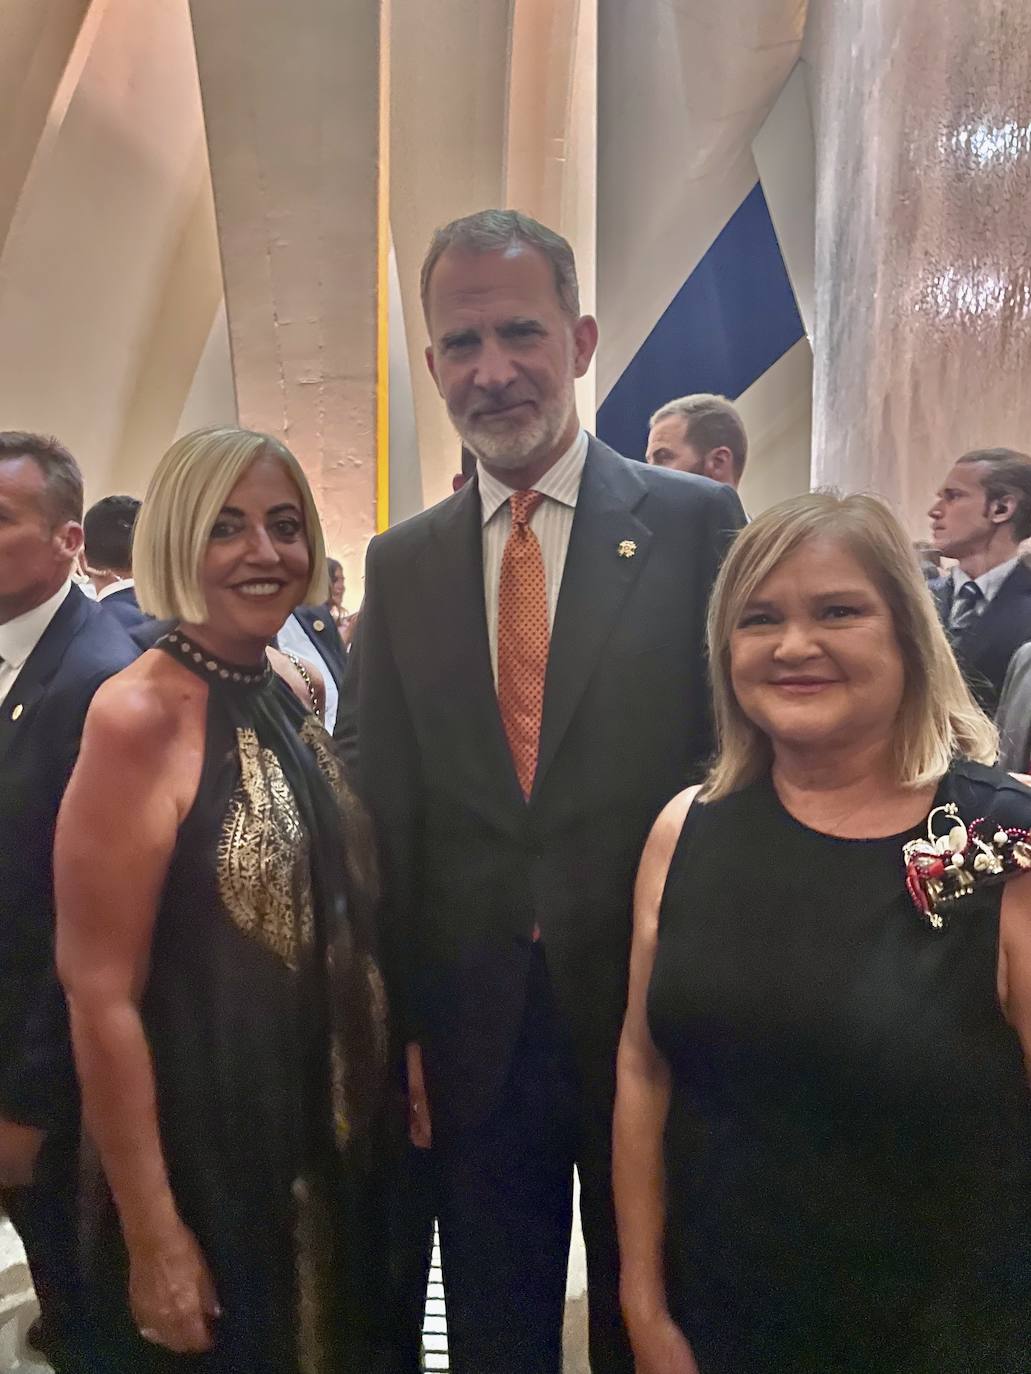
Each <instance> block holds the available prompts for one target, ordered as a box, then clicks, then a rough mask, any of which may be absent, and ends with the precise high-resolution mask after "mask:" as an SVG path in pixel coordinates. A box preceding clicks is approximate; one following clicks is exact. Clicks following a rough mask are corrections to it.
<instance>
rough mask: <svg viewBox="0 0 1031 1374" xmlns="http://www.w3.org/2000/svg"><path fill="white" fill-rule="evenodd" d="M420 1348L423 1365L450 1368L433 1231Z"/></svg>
mask: <svg viewBox="0 0 1031 1374" xmlns="http://www.w3.org/2000/svg"><path fill="white" fill-rule="evenodd" d="M422 1348H423V1350H424V1351H425V1352H426V1353H425V1359H424V1362H423V1363H424V1366H425V1368H426V1370H427V1374H428V1372H429V1371H430V1370H433V1371H434V1374H436V1371H439V1370H447V1369H450V1367H451V1366H450V1364H449V1362H448V1354H447V1319H446V1317H445V1315H444V1282H443V1275H442V1274H441V1272H440V1238H439V1237H438V1235H437V1232H436V1227H434V1231H433V1260H432V1263H431V1265H430V1282H429V1286H428V1288H427V1289H426V1316H425V1318H424V1319H423V1324H422Z"/></svg>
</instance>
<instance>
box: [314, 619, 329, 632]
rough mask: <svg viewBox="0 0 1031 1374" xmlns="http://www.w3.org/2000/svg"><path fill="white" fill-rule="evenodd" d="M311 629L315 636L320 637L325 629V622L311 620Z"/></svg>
mask: <svg viewBox="0 0 1031 1374" xmlns="http://www.w3.org/2000/svg"><path fill="white" fill-rule="evenodd" d="M311 627H312V629H313V630H314V631H315V633H316V634H317V635H320V634H321V633H322V631H323V630H324V629H325V628H326V622H325V621H324V620H313V621H312V623H311Z"/></svg>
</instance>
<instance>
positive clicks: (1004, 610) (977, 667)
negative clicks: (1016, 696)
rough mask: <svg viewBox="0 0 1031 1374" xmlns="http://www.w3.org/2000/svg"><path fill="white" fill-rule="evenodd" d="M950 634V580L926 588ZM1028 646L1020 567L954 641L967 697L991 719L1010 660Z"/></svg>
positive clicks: (1028, 583)
mask: <svg viewBox="0 0 1031 1374" xmlns="http://www.w3.org/2000/svg"><path fill="white" fill-rule="evenodd" d="M928 585H929V586H930V589H931V595H932V596H933V597H934V600H935V604H936V605H937V607H938V614H939V616H940V617H941V620H942V624H943V625H944V626H945V627H946V628H948V624H949V613H950V611H951V609H952V600H953V595H954V590H955V584H954V582H953V580H952V577H951V575H950V576H948V577H939V578H936V579H935V581H934V582H931V583H929V584H928ZM1029 640H1031V569H1028V568H1027V567H1025V565H1024V564H1023V563H1018V564H1017V566H1016V567H1015V568H1014V569H1013V571H1012V572H1011V573H1010V575H1009V576H1008V577H1007V578H1006V580H1005V582H1004V583H1003V584H1002V586H1001V587H1000V588H999V590H998V591H997V592H996V594H995V596H993V597H992V599H991V601H989V603H988V605H987V606H986V607H985V608H984V610H983V612H982V613H981V614H980V615H979V616H978V617H977V618H976V619H975V620H974V621H972V622H971V624H970V626H969V628H968V629H967V630H966V631H965V633H963V634H962V635H959V636H957V637H955V638H954V639H953V645H952V647H953V649H954V650H955V653H956V659H957V661H958V662H959V665H960V667H961V668H962V670H963V676H964V677H965V678H966V680H967V682H968V683H969V685H970V689H971V691H972V692H973V693H974V696H975V697H977V699H978V701H979V702H980V703H981V705H982V706H983V707H984V709H985V710H986V711H987V712H988V714H989V715H994V714H995V711H996V709H997V707H998V705H999V697H1000V695H1001V693H1002V684H1003V683H1004V682H1005V680H1006V670H1007V669H1008V668H1009V664H1010V659H1011V658H1012V657H1013V655H1014V653H1016V651H1017V649H1019V648H1020V646H1021V645H1022V644H1026V643H1027V642H1028V641H1029Z"/></svg>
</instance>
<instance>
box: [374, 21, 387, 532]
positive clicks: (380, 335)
mask: <svg viewBox="0 0 1031 1374" xmlns="http://www.w3.org/2000/svg"><path fill="white" fill-rule="evenodd" d="M389 266H390V0H380V14H379V195H378V198H377V235H376V530H377V533H379V532H381V531H383V530H385V529H387V527H388V526H389V524H390V273H389Z"/></svg>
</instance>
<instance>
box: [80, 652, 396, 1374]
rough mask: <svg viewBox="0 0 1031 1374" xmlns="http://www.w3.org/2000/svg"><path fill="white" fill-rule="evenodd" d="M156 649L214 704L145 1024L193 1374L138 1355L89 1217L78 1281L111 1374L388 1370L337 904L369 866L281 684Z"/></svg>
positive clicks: (112, 1229) (170, 882)
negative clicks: (206, 1317) (90, 1282)
mask: <svg viewBox="0 0 1031 1374" xmlns="http://www.w3.org/2000/svg"><path fill="white" fill-rule="evenodd" d="M158 647H160V648H162V649H164V650H165V651H166V652H168V653H170V654H173V655H175V656H176V657H178V658H179V659H180V661H181V662H183V663H184V664H185V665H186V666H188V667H190V668H191V669H192V670H193V671H195V672H198V673H199V674H200V675H202V676H204V677H206V678H208V679H209V681H210V694H209V703H208V712H207V735H206V742H205V755H204V764H203V770H202V774H201V780H200V785H199V787H198V790H197V796H196V800H195V802H194V804H193V807H192V809H191V811H190V813H189V815H188V816H187V818H186V819H185V821H184V822H183V824H182V827H181V829H180V832H179V836H178V841H177V844H176V848H175V852H174V856H173V859H172V863H171V866H170V868H169V871H168V876H167V881H166V884H165V889H164V894H163V897H162V900H161V906H160V909H159V912H158V915H157V920H156V925H155V929H154V937H153V946H152V956H151V967H150V974H149V978H148V982H147V986H146V991H145V994H144V998H143V1002H142V1014H143V1021H144V1026H145V1029H146V1034H147V1040H148V1044H149V1046H150V1050H151V1054H152V1056H153V1063H154V1074H155V1080H156V1084H157V1098H158V1114H159V1125H160V1133H161V1142H162V1147H163V1150H164V1155H165V1161H166V1164H167V1167H168V1173H169V1178H170V1181H171V1186H172V1191H173V1194H174V1197H175V1199H176V1203H177V1205H178V1208H179V1212H180V1215H181V1217H182V1219H183V1221H184V1222H185V1224H186V1225H187V1226H188V1227H189V1228H190V1230H191V1231H192V1232H193V1234H194V1235H195V1236H196V1238H197V1240H198V1243H199V1245H200V1247H201V1250H202V1252H203V1254H204V1256H205V1258H206V1260H207V1263H208V1266H209V1268H210V1271H211V1273H212V1276H213V1279H214V1283H215V1288H216V1292H217V1296H218V1301H219V1304H220V1306H221V1309H222V1315H221V1317H220V1318H219V1319H218V1320H217V1322H216V1323H215V1333H216V1334H215V1345H214V1349H213V1350H212V1351H211V1352H210V1353H209V1354H208V1355H205V1356H203V1357H200V1358H197V1357H188V1356H181V1355H174V1354H172V1353H170V1352H168V1351H165V1350H163V1349H161V1348H158V1347H155V1346H153V1345H151V1344H148V1343H147V1342H145V1341H143V1340H142V1339H141V1338H140V1337H139V1335H138V1334H137V1333H136V1331H135V1328H134V1326H133V1325H132V1322H131V1320H130V1318H129V1313H128V1307H127V1303H126V1287H125V1273H124V1270H125V1256H124V1249H123V1247H122V1245H121V1241H120V1238H119V1236H118V1232H117V1227H116V1226H115V1225H113V1224H112V1223H113V1221H114V1217H113V1209H112V1208H111V1206H110V1201H109V1199H105V1203H102V1204H101V1206H100V1207H99V1208H95V1209H94V1219H95V1222H96V1223H97V1224H95V1225H94V1227H93V1228H92V1230H93V1239H94V1244H93V1246H92V1260H93V1262H92V1264H91V1269H92V1272H93V1274H94V1277H95V1278H96V1279H97V1280H98V1285H99V1286H98V1293H97V1303H98V1306H99V1307H100V1308H101V1310H102V1311H103V1312H104V1313H105V1315H106V1318H107V1320H106V1327H107V1330H108V1338H109V1341H110V1345H109V1353H108V1359H109V1361H110V1369H111V1371H112V1374H114V1372H115V1371H117V1374H121V1371H123V1370H124V1371H132V1374H138V1371H165V1370H167V1371H180V1370H183V1371H185V1370H203V1371H205V1374H208V1372H209V1371H210V1374H330V1371H332V1374H348V1372H349V1371H352V1370H354V1371H359V1370H360V1371H362V1374H366V1371H367V1370H375V1369H379V1368H381V1367H382V1363H383V1359H384V1356H383V1354H382V1351H381V1344H382V1342H381V1340H380V1335H379V1329H380V1322H381V1317H382V1313H383V1308H384V1304H383V1301H382V1296H383V1294H382V1287H381V1278H382V1274H383V1265H382V1262H381V1247H382V1239H383V1228H382V1227H381V1226H380V1225H379V1222H378V1215H377V1206H376V1201H375V1197H374V1190H373V1189H372V1188H371V1186H367V1178H366V1169H365V1161H364V1159H363V1158H362V1148H363V1145H364V1143H365V1142H364V1141H363V1140H360V1139H356V1136H359V1135H366V1134H367V1133H368V1132H369V1130H370V1127H369V1122H368V1120H367V1119H366V1117H367V1113H366V1114H364V1115H362V1117H361V1120H360V1121H359V1119H358V1117H359V1115H360V1111H359V1107H358V1105H357V1104H358V1102H359V1099H361V1107H362V1108H365V1107H367V1105H368V1095H369V1093H370V1091H371V1085H372V1084H373V1082H374V1080H375V1077H376V1073H377V1065H378V1064H379V1063H381V1062H382V1055H383V1035H384V1032H383V1022H384V1015H383V1005H382V995H381V992H380V984H379V979H378V975H377V974H376V972H375V968H374V966H373V964H372V962H371V958H370V956H369V951H368V946H367V943H366V942H365V940H364V938H363V937H362V936H361V935H360V934H358V930H357V926H358V923H357V921H356V919H355V910H356V905H357V904H356V901H355V899H354V897H353V892H354V888H355V886H356V881H357V880H358V879H359V877H360V875H359V874H358V872H357V869H358V868H359V867H360V865H361V864H362V863H363V862H368V861H369V856H368V855H363V854H355V853H353V852H347V850H348V846H347V844H346V841H345V824H344V820H343V819H342V818H343V817H344V811H345V808H346V806H347V803H348V794H347V789H346V786H345V784H344V781H343V778H342V776H341V774H340V770H339V767H338V765H337V763H336V760H335V758H334V756H333V753H332V750H331V743H330V739H329V736H328V735H327V734H326V733H325V731H324V730H323V729H322V727H321V725H319V723H318V722H317V721H316V720H315V718H314V717H313V716H311V715H307V714H306V713H305V711H304V709H303V708H302V707H301V705H300V703H299V702H298V701H297V700H296V698H295V697H294V696H293V695H292V694H291V693H290V692H289V690H288V689H286V688H285V687H284V685H283V684H282V683H281V682H280V681H279V679H278V678H274V677H273V676H272V675H271V673H269V672H265V673H261V674H256V673H253V672H249V671H247V670H244V669H239V668H234V667H233V666H232V665H228V664H223V663H220V662H219V661H218V660H216V659H213V658H212V657H211V656H210V655H206V654H203V653H201V652H200V651H199V650H197V649H196V648H195V646H193V645H192V644H190V643H189V641H187V640H186V639H185V637H184V636H182V635H181V634H180V633H179V632H173V633H172V634H170V635H169V636H167V637H166V638H165V639H164V640H163V641H161V642H160V643H159V646H158ZM352 849H353V846H352ZM349 874H350V881H349V879H348V875H349ZM102 1196H103V1194H102Z"/></svg>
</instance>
